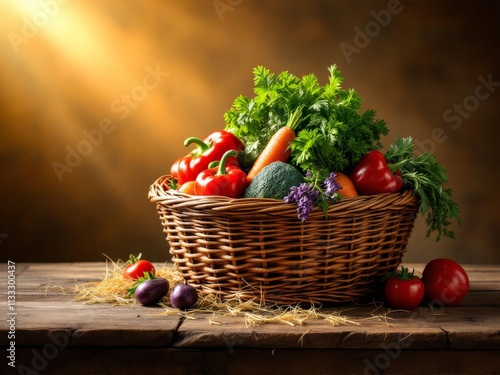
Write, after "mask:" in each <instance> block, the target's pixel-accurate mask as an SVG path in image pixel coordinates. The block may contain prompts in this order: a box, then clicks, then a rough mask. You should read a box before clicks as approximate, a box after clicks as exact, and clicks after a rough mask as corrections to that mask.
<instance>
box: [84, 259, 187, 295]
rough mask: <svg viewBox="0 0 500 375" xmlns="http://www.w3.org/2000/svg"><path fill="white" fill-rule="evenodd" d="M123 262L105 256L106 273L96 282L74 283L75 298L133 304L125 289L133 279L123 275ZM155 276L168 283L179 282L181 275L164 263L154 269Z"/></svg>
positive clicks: (132, 283)
mask: <svg viewBox="0 0 500 375" xmlns="http://www.w3.org/2000/svg"><path fill="white" fill-rule="evenodd" d="M124 267H125V262H124V261H122V260H118V261H117V262H114V261H112V260H111V259H109V258H107V260H106V275H105V276H104V278H103V279H101V280H100V281H97V282H89V283H85V284H80V285H76V286H75V289H74V292H75V293H76V300H77V301H83V302H84V303H86V304H93V303H111V304H114V305H128V304H134V303H135V299H134V298H133V297H130V296H128V292H127V290H128V289H129V288H131V287H132V286H133V285H134V283H135V281H134V280H129V279H125V278H124V277H123V268H124ZM156 276H157V277H163V278H165V279H167V280H168V282H169V283H170V285H175V284H177V283H180V282H181V280H182V279H181V276H180V275H179V274H178V273H177V272H176V271H175V270H174V269H173V268H171V267H167V266H166V265H164V266H163V267H162V268H160V269H157V270H156Z"/></svg>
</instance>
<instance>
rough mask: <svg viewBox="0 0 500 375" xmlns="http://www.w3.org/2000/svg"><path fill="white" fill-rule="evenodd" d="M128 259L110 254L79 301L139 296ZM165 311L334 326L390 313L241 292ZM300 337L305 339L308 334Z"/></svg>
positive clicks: (251, 322)
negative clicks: (268, 299)
mask: <svg viewBox="0 0 500 375" xmlns="http://www.w3.org/2000/svg"><path fill="white" fill-rule="evenodd" d="M124 267H125V262H123V261H121V260H119V261H117V262H114V261H112V260H111V259H109V258H107V261H106V274H105V276H104V277H103V278H102V279H101V280H100V281H97V282H89V283H85V284H81V285H77V286H76V287H75V288H74V293H75V294H76V299H77V301H82V302H83V303H85V304H95V303H111V304H113V305H131V304H134V303H135V299H134V298H133V297H130V296H128V295H127V289H129V288H130V287H131V286H132V285H133V284H134V281H132V280H127V279H125V278H123V276H122V273H123V268H124ZM156 275H157V276H158V277H164V278H166V279H167V280H168V281H169V283H170V285H171V286H173V285H175V284H178V283H181V282H183V279H182V277H181V276H180V274H179V273H178V272H177V271H176V270H175V268H174V267H171V266H168V265H167V264H165V265H164V266H163V267H162V268H160V269H157V270H156ZM242 295H243V294H242ZM160 305H161V306H162V307H163V309H164V311H163V313H161V315H180V316H182V317H183V318H184V319H205V320H206V321H207V322H208V324H213V325H222V324H225V322H224V320H223V318H227V317H239V318H242V319H243V321H244V323H245V326H246V327H247V328H250V327H255V326H262V325H265V324H285V325H289V326H292V327H294V326H303V325H304V324H306V323H307V322H308V321H311V320H316V321H317V320H320V321H324V322H327V323H329V324H331V325H333V326H339V325H356V326H359V325H361V322H363V321H368V320H377V321H379V322H380V321H381V322H385V323H386V324H388V322H387V319H388V318H387V313H384V312H383V311H382V312H381V313H380V314H379V313H377V312H378V310H379V309H380V307H377V308H376V309H375V310H374V311H373V312H372V313H371V314H370V315H369V316H368V317H364V318H348V317H347V316H346V315H345V314H343V313H344V312H345V310H344V311H333V312H332V311H328V312H323V311H322V309H321V307H316V306H314V304H311V306H310V307H308V308H303V307H301V306H300V305H296V306H278V305H270V304H266V303H265V301H264V298H261V299H260V301H258V300H257V299H250V300H248V299H243V298H242V297H241V296H235V297H234V298H233V299H231V300H225V301H222V300H221V298H220V297H219V296H214V295H204V294H200V295H199V300H198V303H197V304H196V305H195V306H194V307H193V308H192V309H190V310H188V311H180V310H178V309H176V308H173V307H172V306H170V304H169V301H168V296H167V297H166V298H165V299H164V300H163V301H162V303H160ZM307 332H309V331H306V332H305V333H304V335H303V336H302V337H301V338H300V340H301V341H302V340H303V339H304V336H305V334H306V333H307Z"/></svg>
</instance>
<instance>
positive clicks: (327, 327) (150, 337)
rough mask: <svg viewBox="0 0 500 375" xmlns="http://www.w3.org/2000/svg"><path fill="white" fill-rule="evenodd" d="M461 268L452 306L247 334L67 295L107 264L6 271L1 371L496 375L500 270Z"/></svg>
mask: <svg viewBox="0 0 500 375" xmlns="http://www.w3.org/2000/svg"><path fill="white" fill-rule="evenodd" d="M406 266H409V267H410V268H413V267H414V268H416V269H417V270H420V271H421V270H422V268H423V265H421V264H416V265H414V264H408V265H406ZM464 268H465V269H466V271H467V272H468V274H469V277H470V280H471V291H470V293H469V295H468V296H467V297H466V299H465V300H464V301H463V302H462V303H461V304H460V306H457V307H453V308H445V309H440V310H439V311H437V310H432V309H430V308H429V307H428V306H422V307H421V308H419V309H416V310H414V311H410V312H403V311H401V312H389V313H387V311H388V310H387V308H384V307H380V306H379V308H378V309H377V307H376V306H377V305H376V304H373V303H367V304H363V305H354V304H348V305H342V306H338V307H335V309H331V308H330V309H322V311H323V312H328V311H330V310H332V311H334V310H342V311H343V313H342V314H343V316H346V317H348V318H352V319H357V320H358V321H360V322H361V323H360V324H359V325H338V326H333V325H332V324H329V323H328V322H326V321H324V320H315V319H312V320H307V321H306V322H304V323H303V324H302V325H295V326H289V325H286V324H265V325H262V326H256V327H248V328H247V327H246V326H245V324H244V321H243V318H241V317H218V318H216V319H210V318H211V316H210V315H207V314H197V315H196V316H195V317H196V319H185V318H183V317H181V316H180V315H162V312H163V311H164V310H163V308H161V307H158V308H147V307H143V306H138V305H132V306H130V305H129V306H112V305H110V304H94V305H88V304H83V303H82V302H77V301H75V296H74V294H72V293H68V292H67V291H65V289H66V290H67V289H69V288H72V287H74V286H75V285H76V284H82V283H85V282H88V281H98V280H100V278H102V277H103V276H104V271H105V264H104V263H72V264H15V265H11V267H9V266H8V265H6V264H3V265H2V266H1V268H0V270H1V280H0V295H1V309H2V311H3V316H4V318H3V319H2V320H1V323H0V331H1V332H0V337H1V345H2V353H3V354H2V355H1V356H0V357H1V358H2V359H1V360H2V368H3V369H7V371H3V370H2V371H1V373H2V374H45V373H46V374H74V375H77V374H85V375H92V374H145V373H150V374H154V373H158V374H163V373H165V374H170V375H174V374H182V375H185V374H189V375H193V374H273V375H275V374H370V373H383V374H393V373H394V374H396V373H398V374H399V373H401V374H500V360H499V358H500V266H493V265H491V266H490V265H477V266H473V265H470V266H466V267H464ZM9 271H10V272H9ZM9 275H11V276H10V279H9ZM12 275H13V276H12ZM14 277H15V278H14ZM9 285H14V287H15V300H14V298H12V297H11V299H10V300H8V298H7V294H8V291H9V290H13V288H10V289H9ZM54 286H60V287H62V288H57V287H54ZM11 295H12V293H11ZM13 303H15V304H13ZM9 308H10V310H9ZM382 313H383V314H382ZM381 314H382V315H381ZM372 316H375V317H376V318H372V319H368V318H370V317H372ZM381 316H382V317H387V319H386V320H384V319H380V317H381ZM365 318H366V319H365ZM212 320H213V321H212ZM214 321H215V322H214ZM11 354H12V355H14V356H15V358H14V357H11V358H10V359H9V355H11ZM13 360H15V365H16V368H13V367H10V366H9V365H8V363H9V362H11V363H12V361H13ZM162 370H163V371H162Z"/></svg>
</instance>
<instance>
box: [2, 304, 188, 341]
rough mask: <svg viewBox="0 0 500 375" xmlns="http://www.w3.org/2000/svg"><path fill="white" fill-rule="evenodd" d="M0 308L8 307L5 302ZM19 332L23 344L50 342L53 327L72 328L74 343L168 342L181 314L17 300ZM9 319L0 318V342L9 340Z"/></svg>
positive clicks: (171, 338)
mask: <svg viewBox="0 0 500 375" xmlns="http://www.w3.org/2000/svg"><path fill="white" fill-rule="evenodd" d="M0 308H1V309H3V311H7V307H6V305H5V304H2V305H1V307H0ZM16 312H17V315H16V336H17V339H16V340H17V342H18V344H20V345H23V344H25V345H28V344H34V345H36V344H41V343H46V342H47V340H48V339H47V336H48V334H49V332H50V331H51V330H53V329H57V330H63V331H65V332H70V335H71V345H96V344H99V345H101V346H110V345H114V346H127V345H128V346H133V345H142V346H168V345H171V344H172V341H173V337H174V334H175V332H176V330H177V327H178V326H179V324H180V316H172V315H170V316H165V315H161V314H162V313H163V309H162V308H161V307H158V308H150V307H144V306H139V305H136V306H112V305H109V304H95V305H84V304H82V303H79V302H58V301H57V302H56V301H51V302H50V303H46V302H19V303H16ZM8 331H9V329H8V323H7V320H6V319H2V320H1V321H0V343H2V344H4V345H5V344H6V343H7V332H8Z"/></svg>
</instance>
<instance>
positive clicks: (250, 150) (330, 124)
mask: <svg viewBox="0 0 500 375" xmlns="http://www.w3.org/2000/svg"><path fill="white" fill-rule="evenodd" d="M328 71H329V73H330V74H329V78H328V82H327V83H326V84H325V85H320V83H319V82H318V78H317V77H316V76H315V75H314V74H309V75H305V76H303V77H302V78H298V77H296V76H294V75H293V74H291V73H289V72H287V71H284V72H282V73H280V74H278V75H276V74H274V73H272V72H271V71H270V70H269V69H266V68H264V67H262V66H258V67H256V68H255V69H254V70H253V74H254V93H255V96H254V97H253V98H249V97H246V96H243V95H240V96H238V97H237V98H236V99H235V101H234V103H233V105H232V107H231V108H230V109H229V110H228V111H227V112H226V113H225V115H224V119H225V121H226V130H227V131H229V132H231V133H233V134H234V135H236V136H237V137H238V138H240V139H241V140H242V141H243V143H245V145H246V148H245V151H244V153H243V156H242V161H243V167H244V168H249V167H250V166H251V165H252V164H253V162H254V161H255V159H256V158H257V156H258V155H259V154H260V153H261V152H262V150H263V149H264V147H265V146H266V144H267V143H268V141H269V139H270V138H271V137H272V135H273V134H274V133H276V131H277V130H278V129H280V128H281V127H283V126H284V125H286V123H287V121H288V118H289V117H290V115H291V114H292V113H294V112H295V111H296V109H297V108H299V107H303V110H302V113H301V118H300V119H298V121H297V123H296V124H295V125H294V130H295V133H296V134H297V138H296V139H295V140H294V141H293V143H292V144H291V149H292V154H291V161H290V162H291V164H293V165H294V166H295V167H297V168H298V169H299V170H301V171H302V172H304V173H305V172H307V171H309V172H310V173H311V174H312V175H313V176H315V177H317V178H318V180H324V179H325V178H327V177H328V176H329V174H330V173H331V172H332V171H335V170H344V169H346V168H347V167H349V166H350V165H352V164H354V163H355V162H356V161H358V160H359V159H360V158H361V157H362V156H363V155H364V154H365V153H366V152H368V151H369V150H373V149H379V148H380V147H381V144H380V142H379V140H380V136H381V135H387V133H388V129H387V127H386V124H385V122H384V121H383V120H377V119H375V112H374V111H372V110H367V111H364V112H362V111H361V98H360V97H359V95H358V94H357V93H356V91H354V90H353V89H348V90H345V89H343V88H342V87H341V84H342V81H343V78H342V76H341V73H340V71H339V70H338V69H337V68H336V66H335V65H332V66H330V67H329V68H328Z"/></svg>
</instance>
